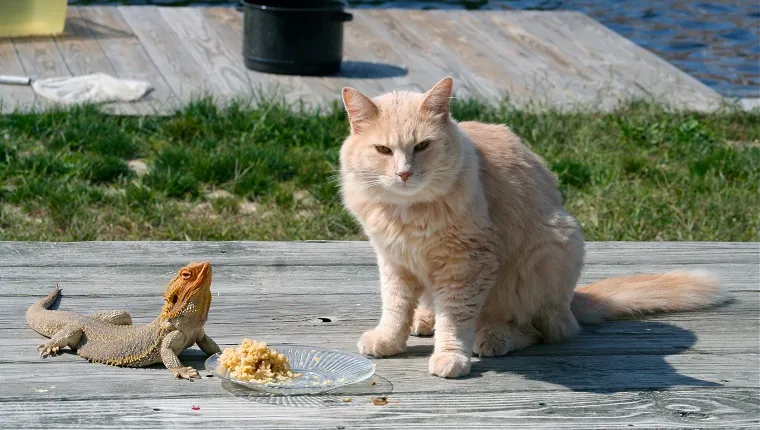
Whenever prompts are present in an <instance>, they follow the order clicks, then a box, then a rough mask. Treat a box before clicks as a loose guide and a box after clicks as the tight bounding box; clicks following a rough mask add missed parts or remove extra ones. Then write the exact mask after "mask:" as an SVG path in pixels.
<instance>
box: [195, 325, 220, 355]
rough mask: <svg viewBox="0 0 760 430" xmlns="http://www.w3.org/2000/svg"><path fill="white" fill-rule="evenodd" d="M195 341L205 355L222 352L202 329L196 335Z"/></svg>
mask: <svg viewBox="0 0 760 430" xmlns="http://www.w3.org/2000/svg"><path fill="white" fill-rule="evenodd" d="M195 343H196V344H198V347H199V348H200V349H201V351H203V352H205V353H206V355H213V354H216V353H218V352H222V350H221V349H219V346H218V345H217V344H216V342H214V340H213V339H211V338H210V337H208V335H207V334H206V332H204V331H201V334H200V335H199V336H198V340H196V341H195Z"/></svg>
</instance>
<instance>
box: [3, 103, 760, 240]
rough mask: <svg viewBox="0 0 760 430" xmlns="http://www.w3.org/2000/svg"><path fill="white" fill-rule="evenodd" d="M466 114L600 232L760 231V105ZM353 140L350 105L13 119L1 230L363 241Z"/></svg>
mask: <svg viewBox="0 0 760 430" xmlns="http://www.w3.org/2000/svg"><path fill="white" fill-rule="evenodd" d="M453 111H454V116H455V118H457V119H458V120H466V119H477V120H482V121H489V122H503V123H506V124H508V125H510V126H511V127H512V128H513V129H514V130H515V131H516V132H517V133H519V134H520V135H521V136H523V138H524V139H525V140H526V142H527V143H528V144H529V145H530V146H531V147H532V148H533V149H534V150H535V151H537V152H538V153H539V154H540V155H541V156H543V157H544V158H545V159H546V160H547V161H548V162H549V164H550V165H551V167H552V169H553V170H554V171H555V172H556V173H557V174H558V177H559V179H560V182H561V190H562V193H563V195H564V196H565V198H566V205H567V207H568V209H569V211H570V212H571V213H573V214H574V215H575V216H577V217H578V218H579V220H580V221H581V223H582V225H583V229H584V234H585V236H586V238H587V239H588V240H706V241H717V240H721V241H722V240H727V241H751V240H758V225H759V224H760V192H759V191H760V190H758V184H760V114H758V113H757V112H755V113H748V112H741V111H734V110H728V109H727V110H725V111H722V112H720V113H714V114H697V113H688V112H673V111H668V110H666V109H664V108H662V107H659V106H656V105H652V104H647V103H632V104H630V105H627V106H625V107H622V108H620V109H619V110H617V111H615V112H612V113H608V114H589V113H561V112H556V111H548V112H544V113H536V112H528V111H521V110H517V109H514V108H512V107H510V106H509V105H508V104H506V103H505V104H503V105H502V106H500V107H488V106H487V105H485V104H482V103H479V102H477V101H458V102H456V103H455V105H454V106H453ZM346 133H347V125H346V119H345V115H344V113H343V111H342V109H340V108H338V107H337V105H336V107H334V108H333V109H330V110H328V111H326V112H316V111H308V110H305V109H299V108H293V107H288V106H285V105H284V104H281V103H263V104H260V105H259V107H257V108H252V107H247V106H246V105H243V104H233V105H232V106H230V107H227V108H225V109H221V108H218V107H217V106H216V105H214V104H213V103H211V102H209V101H198V102H195V103H193V104H191V105H190V106H188V107H187V108H185V109H184V110H182V111H180V112H178V113H177V114H176V115H173V116H171V117H145V118H139V117H115V116H109V115H105V114H102V113H100V112H99V111H98V110H97V109H96V108H95V107H91V106H88V107H79V108H72V109H67V110H54V111H47V112H41V113H26V114H11V115H6V116H3V117H0V184H2V185H0V239H2V240H51V241H72V240H302V239H362V238H363V234H362V232H361V230H360V228H359V227H358V225H357V224H356V223H355V222H354V221H353V220H352V219H351V217H350V216H349V215H348V214H347V213H346V212H345V211H344V210H343V209H342V207H341V205H340V199H339V196H338V190H337V186H336V182H335V179H336V177H335V171H336V169H337V168H338V150H339V147H340V143H341V141H342V139H343V138H344V137H345V135H346ZM130 160H140V161H143V162H144V163H146V165H147V166H148V168H149V170H148V173H147V174H138V173H135V172H134V171H133V169H131V168H130V167H129V164H128V163H129V162H130ZM212 191H215V193H214V194H212V195H210V194H209V193H210V192H212ZM254 207H255V211H254V209H253V208H254Z"/></svg>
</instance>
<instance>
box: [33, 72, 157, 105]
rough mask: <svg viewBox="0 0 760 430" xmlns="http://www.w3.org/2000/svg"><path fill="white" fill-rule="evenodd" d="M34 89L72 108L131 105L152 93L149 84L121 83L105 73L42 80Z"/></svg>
mask: <svg viewBox="0 0 760 430" xmlns="http://www.w3.org/2000/svg"><path fill="white" fill-rule="evenodd" d="M32 88H33V89H34V92H36V93H37V94H39V95H41V96H42V97H45V98H47V99H50V100H55V101H57V102H63V103H69V104H71V103H79V102H89V103H107V102H132V101H136V100H139V99H141V98H142V97H143V96H144V95H145V94H147V93H148V92H149V91H150V90H152V89H153V88H152V87H151V85H150V83H148V82H145V81H137V80H130V79H118V78H114V77H113V76H110V75H107V74H105V73H93V74H91V75H84V76H73V77H72V76H67V77H61V78H45V79H39V80H35V81H33V82H32Z"/></svg>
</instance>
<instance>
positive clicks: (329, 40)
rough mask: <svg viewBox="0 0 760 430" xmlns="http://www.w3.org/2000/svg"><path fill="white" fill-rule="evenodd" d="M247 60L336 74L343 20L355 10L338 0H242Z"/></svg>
mask: <svg viewBox="0 0 760 430" xmlns="http://www.w3.org/2000/svg"><path fill="white" fill-rule="evenodd" d="M242 6H243V59H244V60H245V66H246V67H247V68H249V69H251V70H257V71H260V72H267V73H278V74H288V75H329V74H333V73H337V72H338V71H339V70H340V65H341V62H342V60H343V23H344V22H346V21H351V19H353V15H351V14H350V13H346V12H344V9H345V7H346V4H345V3H344V2H343V1H334V0H311V1H309V0H243V1H242Z"/></svg>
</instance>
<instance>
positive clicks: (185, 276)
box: [179, 270, 193, 279]
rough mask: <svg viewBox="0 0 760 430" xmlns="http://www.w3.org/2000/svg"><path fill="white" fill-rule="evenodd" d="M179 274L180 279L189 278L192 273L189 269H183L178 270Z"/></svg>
mask: <svg viewBox="0 0 760 430" xmlns="http://www.w3.org/2000/svg"><path fill="white" fill-rule="evenodd" d="M179 276H181V277H182V279H190V278H192V277H193V274H192V273H191V272H190V271H189V270H183V271H181V272H179Z"/></svg>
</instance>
